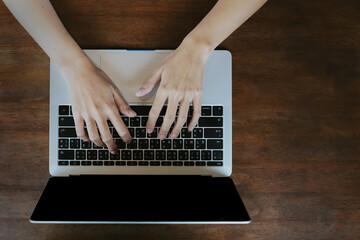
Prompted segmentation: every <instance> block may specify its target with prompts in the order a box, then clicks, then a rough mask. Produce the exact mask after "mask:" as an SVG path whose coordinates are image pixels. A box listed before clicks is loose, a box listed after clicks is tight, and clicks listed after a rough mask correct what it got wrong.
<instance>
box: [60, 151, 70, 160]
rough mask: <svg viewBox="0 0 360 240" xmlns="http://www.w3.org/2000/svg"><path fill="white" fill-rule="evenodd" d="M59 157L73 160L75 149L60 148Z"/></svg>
mask: <svg viewBox="0 0 360 240" xmlns="http://www.w3.org/2000/svg"><path fill="white" fill-rule="evenodd" d="M59 159H65V160H73V159H74V150H59Z"/></svg>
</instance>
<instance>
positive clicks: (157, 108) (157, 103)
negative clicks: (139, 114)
mask: <svg viewBox="0 0 360 240" xmlns="http://www.w3.org/2000/svg"><path fill="white" fill-rule="evenodd" d="M165 101H166V95H165V94H163V92H162V91H158V92H157V94H156V97H155V100H154V102H153V105H152V107H151V109H150V112H149V118H148V120H147V122H146V132H147V133H152V132H153V131H154V128H155V124H156V121H157V119H158V117H159V114H160V112H161V109H162V108H163V106H164V103H165Z"/></svg>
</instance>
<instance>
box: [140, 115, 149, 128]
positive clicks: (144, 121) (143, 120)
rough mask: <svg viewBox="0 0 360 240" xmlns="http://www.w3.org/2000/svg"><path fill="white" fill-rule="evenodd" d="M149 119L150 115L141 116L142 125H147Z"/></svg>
mask: <svg viewBox="0 0 360 240" xmlns="http://www.w3.org/2000/svg"><path fill="white" fill-rule="evenodd" d="M147 120H148V117H141V126H142V127H146V123H147Z"/></svg>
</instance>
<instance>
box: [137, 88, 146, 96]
mask: <svg viewBox="0 0 360 240" xmlns="http://www.w3.org/2000/svg"><path fill="white" fill-rule="evenodd" d="M143 92H144V90H142V89H139V90H137V91H136V95H140V94H142V93H143Z"/></svg>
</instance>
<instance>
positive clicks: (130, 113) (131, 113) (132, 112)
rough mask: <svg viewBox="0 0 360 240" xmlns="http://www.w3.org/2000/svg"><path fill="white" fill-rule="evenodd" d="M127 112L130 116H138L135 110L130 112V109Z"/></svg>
mask: <svg viewBox="0 0 360 240" xmlns="http://www.w3.org/2000/svg"><path fill="white" fill-rule="evenodd" d="M126 112H127V114H129V115H133V114H136V112H134V111H133V110H130V109H129V110H127V111H126Z"/></svg>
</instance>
